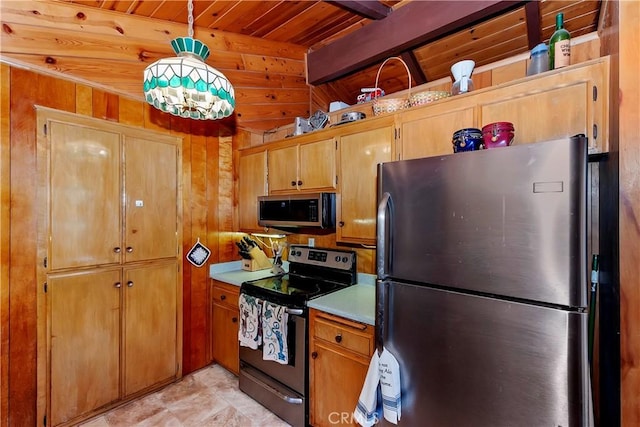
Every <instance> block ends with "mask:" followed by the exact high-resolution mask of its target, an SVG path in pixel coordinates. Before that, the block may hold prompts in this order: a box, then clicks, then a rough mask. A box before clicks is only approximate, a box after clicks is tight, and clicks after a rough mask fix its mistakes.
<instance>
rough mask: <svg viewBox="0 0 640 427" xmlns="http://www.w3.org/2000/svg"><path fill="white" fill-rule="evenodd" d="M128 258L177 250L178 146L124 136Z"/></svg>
mask: <svg viewBox="0 0 640 427" xmlns="http://www.w3.org/2000/svg"><path fill="white" fill-rule="evenodd" d="M124 147H125V148H124V153H125V160H124V164H125V166H124V167H125V184H124V188H125V215H126V217H125V248H124V251H125V260H126V262H132V261H140V260H147V259H158V258H169V257H174V258H175V256H176V254H177V253H178V244H179V243H178V241H177V236H178V220H177V215H178V199H177V198H178V148H177V146H176V145H174V144H169V143H163V142H155V141H152V140H147V139H142V138H134V137H125V145H124Z"/></svg>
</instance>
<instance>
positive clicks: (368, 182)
mask: <svg viewBox="0 0 640 427" xmlns="http://www.w3.org/2000/svg"><path fill="white" fill-rule="evenodd" d="M394 138H395V122H394V118H393V116H388V117H385V118H382V119H377V120H375V121H372V122H369V123H362V124H358V125H357V126H353V127H352V128H350V129H349V130H348V131H345V132H344V133H341V134H340V135H339V136H338V151H339V154H338V156H339V161H338V163H339V172H340V173H339V192H338V200H337V207H336V209H337V214H336V222H337V227H336V240H337V241H339V242H352V243H366V244H373V243H375V237H376V216H377V206H376V200H377V193H376V191H377V176H378V169H377V167H378V163H382V162H389V161H391V160H392V159H393V157H392V151H393V142H394Z"/></svg>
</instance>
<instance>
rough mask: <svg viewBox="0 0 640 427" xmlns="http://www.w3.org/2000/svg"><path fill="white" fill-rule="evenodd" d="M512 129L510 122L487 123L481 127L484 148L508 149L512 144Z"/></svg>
mask: <svg viewBox="0 0 640 427" xmlns="http://www.w3.org/2000/svg"><path fill="white" fill-rule="evenodd" d="M513 137H514V128H513V123H510V122H495V123H489V124H488V125H486V126H483V127H482V138H483V140H484V148H498V147H508V146H509V145H511V143H512V142H513Z"/></svg>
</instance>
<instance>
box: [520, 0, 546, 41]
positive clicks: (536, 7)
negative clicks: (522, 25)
mask: <svg viewBox="0 0 640 427" xmlns="http://www.w3.org/2000/svg"><path fill="white" fill-rule="evenodd" d="M524 13H525V17H526V20H527V43H528V44H529V49H533V48H534V47H536V46H537V45H538V44H539V43H541V42H542V22H541V19H540V2H539V1H538V0H535V1H530V2H528V3H527V4H525V5H524Z"/></svg>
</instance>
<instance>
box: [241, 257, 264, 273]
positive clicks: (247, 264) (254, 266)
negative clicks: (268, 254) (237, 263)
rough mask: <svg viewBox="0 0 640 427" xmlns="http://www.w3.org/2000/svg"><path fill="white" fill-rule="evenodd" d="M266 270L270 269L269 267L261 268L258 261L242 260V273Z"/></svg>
mask: <svg viewBox="0 0 640 427" xmlns="http://www.w3.org/2000/svg"><path fill="white" fill-rule="evenodd" d="M267 268H271V265H269V266H267V267H264V266H261V265H260V263H259V262H258V261H256V260H255V259H243V260H242V269H243V270H244V271H258V270H266V269H267Z"/></svg>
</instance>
